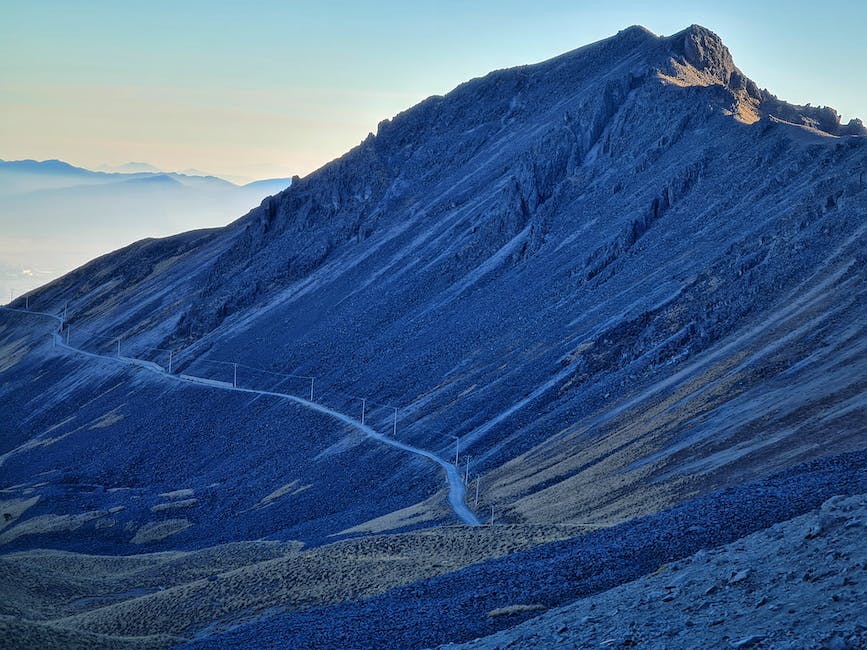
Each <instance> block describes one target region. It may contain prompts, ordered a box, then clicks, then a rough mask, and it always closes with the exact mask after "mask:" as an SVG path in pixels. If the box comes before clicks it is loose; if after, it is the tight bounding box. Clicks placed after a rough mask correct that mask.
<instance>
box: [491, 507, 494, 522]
mask: <svg viewBox="0 0 867 650" xmlns="http://www.w3.org/2000/svg"><path fill="white" fill-rule="evenodd" d="M493 525H494V506H491V526H493Z"/></svg>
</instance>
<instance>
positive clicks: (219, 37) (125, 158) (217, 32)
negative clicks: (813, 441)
mask: <svg viewBox="0 0 867 650" xmlns="http://www.w3.org/2000/svg"><path fill="white" fill-rule="evenodd" d="M796 5H797V3H796V4H795V5H793V4H792V3H786V4H783V3H777V2H773V3H766V4H764V5H762V6H756V5H755V3H750V4H747V3H745V2H730V3H726V5H725V6H717V7H705V8H696V7H694V6H692V5H691V4H690V3H685V2H670V3H666V4H665V5H663V6H661V7H660V6H655V7H653V8H649V7H647V6H645V5H643V4H641V3H637V2H627V3H625V4H621V5H620V6H618V7H617V8H616V9H603V8H599V7H598V6H596V5H593V4H590V3H581V2H579V3H574V2H571V3H567V2H551V3H545V4H544V5H542V6H541V7H535V8H532V9H529V8H527V7H525V6H523V5H522V4H521V3H517V2H506V3H502V2H498V3H492V2H480V3H473V4H472V5H470V6H468V5H465V4H464V3H458V2H446V3H440V4H438V6H437V7H436V8H430V7H428V8H407V7H405V6H404V5H403V4H401V3H395V2H381V3H361V4H358V3H351V4H350V3H341V2H331V3H323V4H319V5H317V6H315V7H308V6H302V5H293V4H287V3H272V2H254V3H252V4H245V5H244V6H243V7H242V6H241V5H226V6H223V5H219V6H216V7H214V6H212V5H211V4H210V3H204V2H188V3H184V5H183V6H182V7H181V8H178V7H177V6H176V5H174V4H173V3H167V2H154V3H149V4H148V5H147V6H125V5H116V4H114V3H105V2H84V3H77V4H69V3H52V2H49V3H39V4H38V5H26V6H25V5H15V6H5V7H4V8H2V9H0V18H2V19H0V78H2V81H0V103H2V106H3V112H4V121H3V123H2V124H0V141H2V142H3V145H2V150H0V158H3V159H5V160H18V159H35V160H45V159H59V160H63V161H65V162H69V163H70V164H73V165H76V166H81V167H85V168H88V169H98V168H99V167H100V166H102V165H106V164H108V165H119V164H123V163H126V162H130V161H141V162H146V163H149V164H151V165H154V166H156V167H158V168H160V169H164V170H167V171H175V170H177V171H182V170H185V169H189V168H194V169H197V170H201V171H203V172H206V173H209V174H213V175H216V176H220V177H223V178H226V179H228V180H232V181H233V182H239V183H243V182H249V181H252V180H258V179H262V178H273V177H289V176H293V175H296V174H297V175H299V176H305V175H306V174H309V173H310V172H312V171H314V170H315V169H317V168H319V167H321V166H322V165H324V164H327V163H328V162H329V161H331V160H333V159H335V158H337V157H339V156H341V155H342V154H343V153H345V152H346V151H347V150H349V149H350V148H352V147H353V146H355V145H357V144H358V143H359V142H360V141H362V140H363V139H364V138H365V137H366V136H367V134H368V133H370V132H375V131H376V126H377V124H378V123H379V122H380V121H382V120H383V119H388V118H391V117H393V116H394V115H395V114H397V113H399V112H401V111H403V110H406V109H407V108H409V107H411V106H413V105H414V104H416V103H418V102H419V101H421V100H423V99H425V98H426V97H428V96H430V95H434V94H443V93H446V92H448V91H449V90H451V89H452V88H454V87H455V86H457V85H458V84H460V83H462V82H464V81H466V80H468V79H470V78H472V77H477V76H480V75H483V74H485V73H487V72H489V71H490V70H494V69H499V68H505V67H511V66H515V65H521V64H527V63H535V62H538V61H542V60H545V59H548V58H551V57H553V56H557V55H558V54H561V53H563V52H566V51H569V50H572V49H575V48H577V47H580V46H583V45H586V44H588V43H591V42H594V41H597V40H600V39H602V38H606V37H608V36H611V35H613V34H614V33H616V32H617V31H619V30H620V29H623V28H625V27H628V26H630V25H633V24H641V25H644V26H646V27H647V28H648V29H650V30H651V31H653V32H654V33H656V34H660V35H669V34H672V33H675V32H677V31H680V30H681V29H683V28H685V27H687V26H688V25H690V24H692V23H698V24H701V25H704V26H706V27H708V28H709V29H712V30H714V31H716V32H717V33H718V34H719V35H720V36H721V37H722V39H723V41H724V42H725V43H726V44H727V45H728V47H729V49H730V50H731V51H732V55H733V57H734V59H735V63H736V65H738V67H740V68H741V70H743V71H744V73H745V74H746V75H747V76H749V77H750V78H752V79H753V80H754V81H756V83H757V84H758V85H759V86H760V87H766V88H768V89H769V90H770V91H771V92H773V93H774V94H776V95H778V96H779V97H780V98H781V99H784V100H786V101H790V102H792V103H796V104H806V103H811V104H813V105H827V106H831V107H832V108H834V109H836V110H837V111H838V112H839V113H840V114H841V115H842V116H843V120H844V122H845V121H847V120H849V119H850V118H852V117H860V118H865V117H867V110H865V108H867V72H865V67H864V66H863V65H862V62H863V61H864V60H865V59H867V56H865V54H867V52H865V45H864V42H863V38H862V37H861V36H860V35H861V34H863V33H864V30H865V28H867V9H865V7H864V6H863V5H861V4H856V3H854V2H852V3H842V4H841V5H838V8H837V11H836V12H835V14H834V15H833V16H830V15H824V14H822V15H816V14H815V13H813V12H812V11H808V8H809V7H811V6H812V5H807V4H804V5H803V8H804V10H803V11H799V10H798V7H797V6H796ZM838 16H843V17H844V18H842V19H841V18H838Z"/></svg>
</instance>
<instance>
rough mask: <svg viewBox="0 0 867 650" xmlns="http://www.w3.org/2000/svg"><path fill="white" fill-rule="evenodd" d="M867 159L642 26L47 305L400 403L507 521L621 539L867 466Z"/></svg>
mask: <svg viewBox="0 0 867 650" xmlns="http://www.w3.org/2000/svg"><path fill="white" fill-rule="evenodd" d="M864 136H865V129H864V127H863V125H862V124H861V123H860V122H858V121H857V120H853V121H852V122H850V123H849V124H848V125H841V124H840V121H839V117H838V116H837V115H836V113H834V112H833V111H832V110H831V109H817V108H811V107H798V106H792V105H789V104H786V103H784V102H781V101H779V100H778V99H776V98H775V97H774V96H773V95H771V94H770V93H769V92H768V91H766V90H760V89H759V88H758V86H756V84H755V83H753V82H752V81H750V80H749V79H748V78H747V77H746V76H745V75H744V74H743V73H741V72H740V71H739V70H738V69H737V67H735V65H734V63H733V61H732V58H731V55H730V54H729V52H728V50H727V49H726V47H725V46H724V44H723V43H722V42H721V41H720V39H719V38H718V37H717V36H716V35H715V34H713V33H712V32H710V31H708V30H706V29H704V28H702V27H698V26H693V27H690V28H688V29H687V30H685V31H683V32H681V33H679V34H675V35H674V36H671V37H666V38H662V37H657V36H654V35H653V34H651V33H650V32H648V31H647V30H644V29H642V28H637V27H634V28H630V29H627V30H625V31H623V32H621V33H619V34H618V35H616V36H614V37H612V38H610V39H607V40H605V41H601V42H599V43H596V44H594V45H590V46H587V47H584V48H581V49H579V50H576V51H574V52H570V53H567V54H565V55H562V56H560V57H558V58H555V59H552V60H550V61H546V62H544V63H540V64H537V65H533V66H525V67H521V68H515V69H510V70H503V71H497V72H493V73H491V74H489V75H487V76H486V77H484V78H481V79H476V80H473V81H470V82H467V83H465V84H463V85H461V86H459V87H458V88H456V89H455V90H453V91H452V92H451V93H449V94H448V95H446V96H444V97H432V98H430V99H428V100H426V101H424V102H422V103H421V104H419V105H418V106H416V107H414V108H412V109H410V110H408V111H406V112H404V113H402V114H400V115H398V116H396V117H395V118H393V119H392V120H386V121H384V122H383V123H381V124H380V125H379V127H378V129H377V134H376V135H371V136H370V137H368V138H367V139H366V140H365V141H364V142H362V143H361V144H360V145H359V146H358V147H356V148H355V149H353V150H352V151H350V152H349V153H347V154H346V155H345V156H344V157H342V158H340V159H338V160H336V161H334V162H332V163H330V164H329V165H326V166H325V167H323V168H322V169H320V170H319V171H317V172H315V173H313V174H311V175H310V176H308V177H306V178H303V179H298V180H297V181H296V182H293V184H292V186H291V187H290V188H289V189H288V190H286V191H285V192H282V193H281V194H278V195H276V196H274V197H270V198H269V199H266V201H264V202H263V203H262V205H260V206H259V207H257V208H255V209H253V210H252V211H251V212H250V213H249V214H247V215H245V216H244V217H242V218H241V219H239V220H238V221H236V222H235V223H233V224H231V225H230V226H228V227H227V228H226V229H224V230H221V231H215V232H209V233H200V234H193V235H184V236H179V237H178V238H175V239H173V240H168V241H161V242H150V243H148V242H146V243H142V244H139V245H137V247H136V248H132V249H128V250H126V251H121V252H119V253H117V254H114V255H111V256H107V257H105V258H101V259H100V260H98V261H96V262H94V263H92V264H91V265H89V266H88V267H84V268H82V269H80V270H78V271H76V272H75V273H74V274H72V275H70V276H68V277H67V278H65V279H62V280H60V281H58V282H57V283H54V284H53V285H50V286H49V287H47V288H45V289H44V290H41V291H40V292H37V293H36V294H35V295H34V296H33V297H32V299H31V305H35V306H37V307H39V306H40V305H44V306H45V307H46V308H47V307H56V306H57V305H58V304H60V303H61V302H62V301H63V300H65V299H69V300H71V305H72V306H73V307H74V309H72V312H71V313H72V315H73V324H74V325H75V326H76V327H79V328H80V330H81V331H83V332H91V333H93V334H94V335H96V334H100V335H109V336H113V335H116V334H119V333H124V334H125V335H126V336H127V338H128V339H129V346H130V350H131V351H133V352H135V351H136V349H137V346H138V352H139V353H141V354H142V355H146V354H147V351H146V350H145V348H146V347H148V346H151V347H160V348H169V347H171V348H173V349H176V350H179V352H178V354H177V357H176V360H177V361H176V362H177V367H178V368H181V369H183V370H190V371H196V372H198V373H204V372H206V371H205V368H206V367H207V364H206V363H204V362H203V358H204V357H206V356H209V357H211V358H219V359H222V360H243V361H244V362H245V363H247V364H249V365H252V366H255V367H258V368H262V369H266V370H272V371H282V372H290V373H294V374H297V375H304V376H307V375H311V376H315V377H316V378H317V382H318V384H317V385H320V384H321V386H322V387H323V392H322V395H321V399H322V400H323V401H326V402H329V403H330V405H332V406H334V407H337V408H341V409H355V408H356V407H357V404H355V402H353V401H352V399H350V398H348V397H346V395H355V396H365V397H368V398H369V399H371V400H375V401H378V402H381V403H388V404H393V405H396V406H399V407H400V418H401V433H402V435H404V436H406V439H407V440H410V441H412V442H413V443H415V444H418V445H421V446H424V447H426V448H430V449H434V450H437V451H440V452H442V453H447V449H448V447H449V445H452V444H453V442H452V441H451V438H450V437H449V435H460V436H461V437H462V440H463V443H462V444H463V445H464V448H465V450H466V452H467V453H468V454H470V455H471V456H472V458H473V466H472V468H471V472H472V473H479V474H481V475H482V477H483V478H482V480H483V481H485V483H486V484H487V485H488V486H489V489H488V491H487V492H485V494H484V495H483V497H482V502H483V503H482V507H488V506H489V505H495V506H496V507H497V509H498V511H500V512H502V513H503V517H504V518H506V519H507V520H509V519H512V520H515V521H534V522H535V521H557V522H580V521H584V520H587V519H588V518H590V519H593V520H594V521H596V520H603V521H616V520H619V519H621V518H626V517H629V516H633V515H635V514H641V513H644V512H649V511H654V510H657V509H659V508H660V507H664V506H666V505H670V504H672V503H676V502H679V501H681V500H682V499H684V498H686V497H687V496H690V495H694V494H696V493H701V492H704V491H706V490H709V489H712V488H716V487H720V486H724V485H728V484H731V483H733V482H737V481H740V480H745V479H748V478H755V477H761V476H764V475H766V474H768V473H769V472H772V471H775V470H778V469H781V468H784V467H788V466H790V465H792V464H793V463H796V462H798V461H802V460H809V459H811V458H814V457H816V456H819V455H823V454H829V453H834V452H843V451H848V450H851V449H853V448H861V447H863V439H864V435H863V434H864V424H863V422H864V418H863V413H864V406H865V385H864V380H863V377H865V376H867V373H865V372H864V371H865V369H867V368H865V363H867V361H865V355H864V353H863V350H864V345H865V337H864V331H863V321H862V320H859V318H860V317H862V316H863V304H864V302H863V301H864V286H865V283H864V279H865V271H864V268H865V265H864V263H863V262H864V251H865V232H864V228H865V214H867V190H865V187H867V144H865V143H867V138H865V137H864ZM119 278H124V280H123V281H122V282H121V281H119ZM251 381H253V380H252V379H251ZM390 413H391V411H387V410H385V409H380V410H379V411H377V410H376V409H374V410H373V411H372V415H371V417H372V418H373V420H374V421H377V418H379V420H381V421H382V423H384V422H385V421H386V419H387V417H389V416H390ZM447 434H448V435H447Z"/></svg>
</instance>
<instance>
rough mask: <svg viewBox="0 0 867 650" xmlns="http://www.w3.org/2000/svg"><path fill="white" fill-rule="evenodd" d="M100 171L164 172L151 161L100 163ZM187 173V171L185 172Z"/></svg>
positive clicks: (123, 172)
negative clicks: (120, 163)
mask: <svg viewBox="0 0 867 650" xmlns="http://www.w3.org/2000/svg"><path fill="white" fill-rule="evenodd" d="M99 171H101V172H120V173H122V174H135V173H140V172H145V173H154V174H159V173H162V172H163V170H162V169H160V168H159V167H154V166H153V165H151V164H150V163H146V162H128V163H123V164H122V165H100V166H99ZM184 173H186V172H184ZM190 175H192V176H207V174H190Z"/></svg>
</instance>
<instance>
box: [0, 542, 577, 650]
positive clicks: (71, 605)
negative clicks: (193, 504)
mask: <svg viewBox="0 0 867 650" xmlns="http://www.w3.org/2000/svg"><path fill="white" fill-rule="evenodd" d="M574 533H575V531H574V530H573V529H565V528H550V527H541V526H495V527H477V528H470V527H466V526H454V527H443V528H436V529H430V530H425V531H419V532H414V533H407V534H400V535H382V536H378V537H363V538H358V539H350V540H343V541H340V542H335V543H333V544H330V545H328V546H323V547H318V548H313V549H309V550H306V551H304V550H302V549H301V547H300V545H297V544H296V545H291V546H290V545H282V544H276V543H265V542H250V543H239V544H234V545H226V546H219V547H214V548H212V549H206V550H203V551H197V552H191V553H155V554H146V555H139V556H131V557H100V556H89V555H80V554H74V553H59V552H54V551H39V552H30V553H18V554H10V555H6V556H0V601H2V602H14V603H16V606H15V608H14V611H12V610H9V609H6V608H0V613H3V614H9V615H17V616H19V617H20V618H22V619H24V620H27V621H31V622H34V621H39V622H40V623H44V624H46V625H48V624H50V625H51V626H55V627H57V628H58V629H65V630H75V631H78V632H82V633H88V634H93V635H101V636H103V637H106V638H117V639H125V640H130V639H135V638H139V637H143V638H147V639H151V638H153V637H155V635H164V636H163V637H161V638H177V637H189V636H191V635H192V634H193V633H194V632H195V631H197V630H200V629H202V628H204V627H206V626H209V625H213V624H217V625H219V624H227V623H233V624H234V623H237V622H240V621H245V620H253V619H256V618H257V617H259V616H261V615H263V613H264V612H267V611H270V610H272V609H273V608H275V607H279V608H286V609H305V608H309V607H314V606H321V605H328V604H335V603H339V602H343V601H346V600H358V599H362V598H367V597H370V596H373V595H376V594H379V593H382V592H384V591H387V590H389V589H392V588H395V587H399V586H401V585H405V584H408V583H411V582H415V581H418V580H423V579H425V578H430V577H434V576H438V575H442V574H445V573H449V572H451V571H455V570H457V569H460V568H462V567H464V566H467V565H470V564H475V563H478V562H482V561H485V560H487V559H491V558H495V557H499V556H502V555H505V554H507V553H510V552H513V551H517V550H521V549H525V548H529V547H531V546H535V545H537V544H540V543H543V542H547V541H552V540H555V539H563V538H565V537H570V536H572V535H573V534H574Z"/></svg>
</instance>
